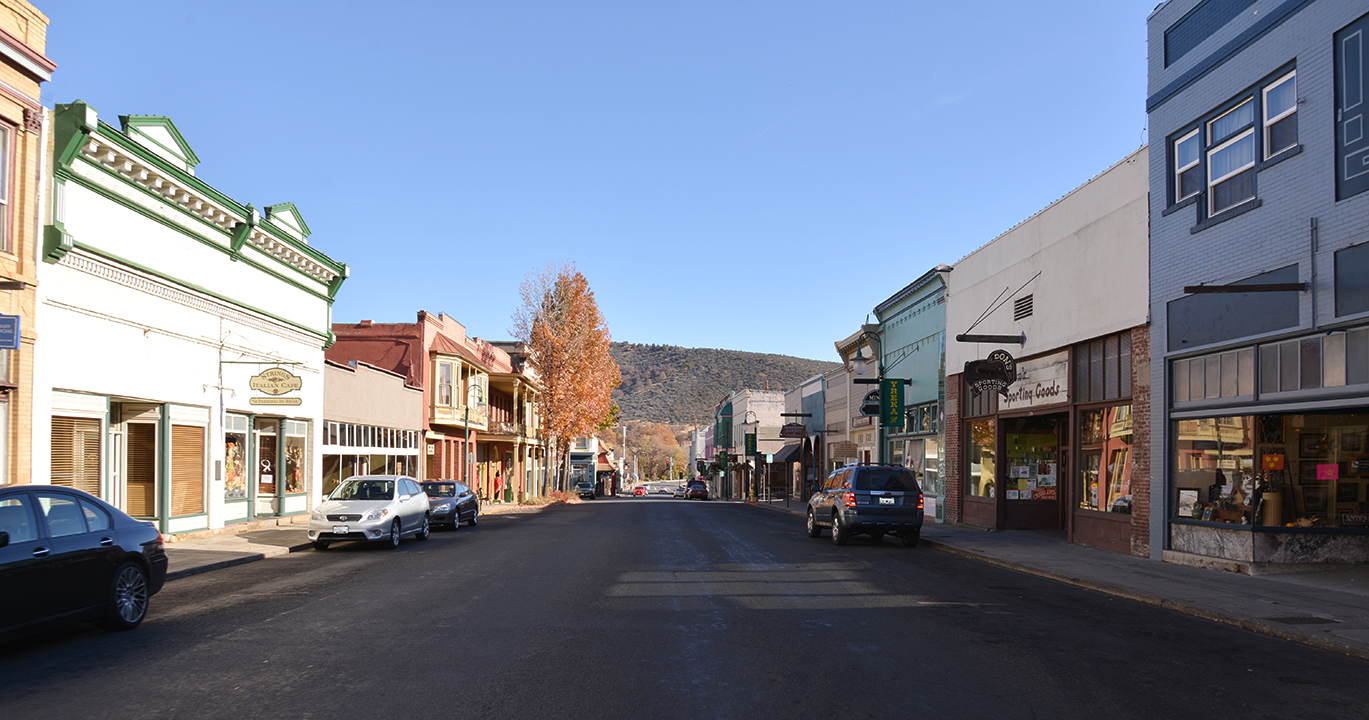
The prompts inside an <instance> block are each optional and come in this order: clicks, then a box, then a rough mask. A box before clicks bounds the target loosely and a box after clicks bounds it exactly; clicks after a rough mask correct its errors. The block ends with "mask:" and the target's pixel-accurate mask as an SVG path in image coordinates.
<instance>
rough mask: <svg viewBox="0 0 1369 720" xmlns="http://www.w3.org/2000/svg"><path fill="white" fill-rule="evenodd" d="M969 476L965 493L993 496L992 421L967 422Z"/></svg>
mask: <svg viewBox="0 0 1369 720" xmlns="http://www.w3.org/2000/svg"><path fill="white" fill-rule="evenodd" d="M969 426H970V438H969V440H970V443H969V468H970V472H969V478H968V479H967V482H966V485H965V494H966V495H974V496H977V497H995V495H994V492H995V489H994V421H993V420H977V421H975V422H972V423H969Z"/></svg>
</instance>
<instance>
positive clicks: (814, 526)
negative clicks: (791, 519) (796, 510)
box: [808, 508, 822, 538]
mask: <svg viewBox="0 0 1369 720" xmlns="http://www.w3.org/2000/svg"><path fill="white" fill-rule="evenodd" d="M808 537H810V538H815V537H822V528H821V527H818V520H817V518H815V517H813V508H808Z"/></svg>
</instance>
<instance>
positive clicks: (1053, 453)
mask: <svg viewBox="0 0 1369 720" xmlns="http://www.w3.org/2000/svg"><path fill="white" fill-rule="evenodd" d="M1057 422H1058V421H1056V420H1055V419H1052V418H1042V417H1030V418H1013V419H1010V420H1004V421H1003V440H1004V445H1005V446H1006V453H1007V457H1008V461H1007V463H1006V465H1007V477H1006V478H1004V479H1003V490H1005V491H1006V492H1007V493H1008V495H1007V498H1006V499H1008V500H1047V501H1056V500H1058V499H1059V498H1060V495H1059V492H1058V491H1059V483H1058V482H1057V479H1058V477H1059V474H1058V473H1059V469H1060V438H1059V436H1058V434H1057V431H1058V425H1057Z"/></svg>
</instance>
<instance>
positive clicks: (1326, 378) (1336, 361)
mask: <svg viewBox="0 0 1369 720" xmlns="http://www.w3.org/2000/svg"><path fill="white" fill-rule="evenodd" d="M1321 342H1322V353H1321V362H1322V386H1323V387H1341V386H1343V385H1345V335H1343V334H1336V335H1327V336H1326V337H1324V338H1322V341H1321Z"/></svg>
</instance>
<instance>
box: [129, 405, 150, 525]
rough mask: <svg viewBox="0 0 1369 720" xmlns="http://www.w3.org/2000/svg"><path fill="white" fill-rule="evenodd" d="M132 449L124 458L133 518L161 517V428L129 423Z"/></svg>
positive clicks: (130, 511)
mask: <svg viewBox="0 0 1369 720" xmlns="http://www.w3.org/2000/svg"><path fill="white" fill-rule="evenodd" d="M125 436H126V437H127V438H128V449H127V452H126V457H125V458H124V464H125V468H124V481H125V485H126V486H127V491H126V494H127V498H128V502H127V505H128V507H127V508H125V510H126V511H127V512H128V514H129V515H132V516H133V517H140V518H150V517H156V516H157V426H156V425H153V424H152V423H129V424H128V432H127V433H125Z"/></svg>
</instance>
